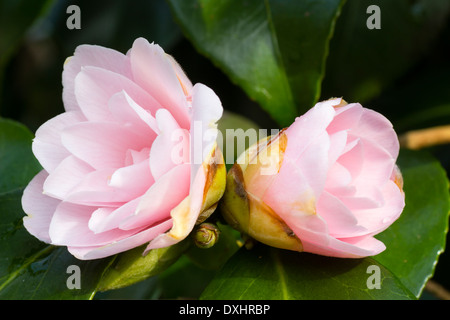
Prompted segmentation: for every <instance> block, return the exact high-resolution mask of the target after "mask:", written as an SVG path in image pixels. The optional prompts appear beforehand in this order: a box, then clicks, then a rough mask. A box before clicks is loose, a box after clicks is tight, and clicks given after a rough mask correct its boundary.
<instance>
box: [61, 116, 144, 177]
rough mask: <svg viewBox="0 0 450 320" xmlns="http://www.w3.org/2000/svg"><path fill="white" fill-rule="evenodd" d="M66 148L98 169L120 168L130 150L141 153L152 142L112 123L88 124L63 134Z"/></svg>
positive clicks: (75, 127) (66, 130) (67, 130)
mask: <svg viewBox="0 0 450 320" xmlns="http://www.w3.org/2000/svg"><path fill="white" fill-rule="evenodd" d="M61 138H62V142H63V145H64V146H65V147H66V148H67V149H68V150H69V151H70V152H71V153H72V154H74V155H75V156H76V157H78V158H79V159H81V160H83V161H85V162H87V163H88V164H90V165H91V166H92V167H94V168H95V169H103V168H120V167H122V166H124V164H125V157H126V153H127V150H128V149H133V150H136V151H140V150H141V149H143V148H145V147H148V141H145V139H144V138H143V137H142V136H140V135H136V134H135V133H134V132H132V131H130V130H128V129H127V128H125V127H123V126H121V125H119V124H117V123H109V122H86V123H79V124H77V125H74V126H70V127H67V128H65V129H64V131H63V132H61Z"/></svg>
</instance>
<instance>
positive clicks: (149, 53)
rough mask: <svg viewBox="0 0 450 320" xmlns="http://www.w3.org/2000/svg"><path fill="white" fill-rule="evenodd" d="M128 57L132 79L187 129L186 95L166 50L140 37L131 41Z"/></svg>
mask: <svg viewBox="0 0 450 320" xmlns="http://www.w3.org/2000/svg"><path fill="white" fill-rule="evenodd" d="M130 59H131V68H132V72H133V79H134V81H135V82H136V83H137V84H138V85H140V86H141V87H142V88H144V89H145V90H146V91H147V92H148V93H150V94H151V95H152V97H154V98H155V99H156V100H157V101H158V102H159V103H160V104H161V106H163V107H164V108H165V109H167V110H168V111H169V112H170V113H171V114H172V115H173V117H174V118H175V119H176V121H177V122H178V123H179V124H180V126H181V127H182V128H185V129H188V128H189V114H188V107H187V102H186V97H185V95H184V92H183V88H182V86H181V84H180V82H179V80H178V77H177V74H176V72H175V70H174V67H173V64H172V62H171V60H170V59H168V58H167V55H166V53H164V51H163V50H162V49H161V47H160V46H158V45H156V44H150V43H148V41H147V40H145V39H143V38H139V39H136V40H135V41H134V43H133V48H132V49H131V51H130ZM177 71H178V70H177ZM138 103H139V102H138ZM139 104H140V103H139Z"/></svg>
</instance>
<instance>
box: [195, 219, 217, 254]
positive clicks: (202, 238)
mask: <svg viewBox="0 0 450 320" xmlns="http://www.w3.org/2000/svg"><path fill="white" fill-rule="evenodd" d="M219 234H220V230H219V228H217V226H216V225H214V224H212V223H208V222H203V223H201V224H200V225H198V226H197V227H196V228H195V229H194V232H193V233H192V238H193V239H194V243H195V244H196V245H197V247H199V248H202V249H208V248H211V247H212V246H214V245H215V244H216V243H217V241H219Z"/></svg>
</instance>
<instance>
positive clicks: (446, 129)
mask: <svg viewBox="0 0 450 320" xmlns="http://www.w3.org/2000/svg"><path fill="white" fill-rule="evenodd" d="M399 140H400V146H401V147H403V148H407V149H414V150H417V149H422V148H426V147H431V146H435V145H439V144H446V143H450V125H444V126H438V127H433V128H428V129H421V130H413V131H408V132H406V133H404V134H403V135H401V136H400V138H399Z"/></svg>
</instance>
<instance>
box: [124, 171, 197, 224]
mask: <svg viewBox="0 0 450 320" xmlns="http://www.w3.org/2000/svg"><path fill="white" fill-rule="evenodd" d="M189 178H190V170H189V165H188V164H183V165H179V166H176V167H175V168H173V169H172V170H170V171H169V172H167V173H166V174H165V175H163V176H162V177H160V178H159V179H158V180H156V182H155V183H154V184H153V185H152V186H151V187H150V189H149V190H148V191H147V192H146V193H145V195H144V196H143V197H142V198H141V201H140V203H139V206H138V208H137V210H136V212H135V214H134V215H131V216H130V217H128V218H127V219H125V220H124V221H122V223H120V225H119V227H120V228H121V229H124V230H129V229H134V228H137V227H142V226H145V225H151V224H153V223H155V222H157V221H161V220H165V219H167V218H169V217H170V211H171V210H172V209H173V208H175V207H176V206H177V205H178V204H179V203H180V202H181V201H182V200H183V199H184V198H186V197H187V196H188V194H189Z"/></svg>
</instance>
